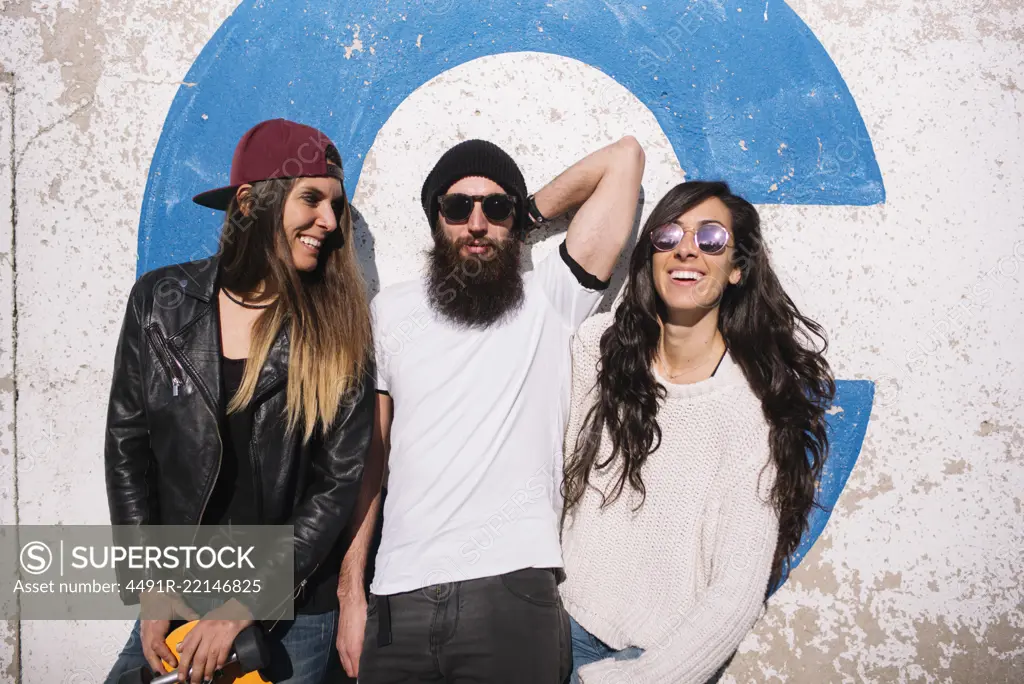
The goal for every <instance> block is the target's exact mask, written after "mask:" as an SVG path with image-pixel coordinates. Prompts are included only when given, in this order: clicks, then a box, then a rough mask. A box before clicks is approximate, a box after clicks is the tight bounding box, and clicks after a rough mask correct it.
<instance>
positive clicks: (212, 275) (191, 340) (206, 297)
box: [174, 255, 290, 408]
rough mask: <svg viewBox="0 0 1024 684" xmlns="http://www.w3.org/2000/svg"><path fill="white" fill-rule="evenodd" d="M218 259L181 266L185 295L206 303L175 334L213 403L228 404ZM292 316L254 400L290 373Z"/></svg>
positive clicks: (276, 343) (286, 321) (279, 336)
mask: <svg viewBox="0 0 1024 684" xmlns="http://www.w3.org/2000/svg"><path fill="white" fill-rule="evenodd" d="M218 268H219V259H218V257H217V256H216V255H214V256H211V257H208V258H206V259H200V260H198V261H190V262H187V263H184V264H181V265H180V266H179V269H180V272H179V273H178V274H177V275H178V283H179V285H180V286H181V288H182V291H183V292H184V294H185V295H187V296H189V297H192V298H194V299H197V300H199V301H201V302H203V303H205V304H207V306H201V307H199V309H200V311H199V312H198V315H197V316H196V317H195V318H194V319H193V320H192V321H190V322H189V323H187V324H186V325H185V327H184V328H183V329H182V330H180V331H178V334H176V335H174V337H176V338H177V339H178V341H179V342H178V344H179V348H180V349H181V351H182V353H184V354H185V355H186V356H187V357H188V358H189V361H190V362H191V363H192V364H193V366H194V367H196V368H197V370H199V372H200V375H201V376H202V378H203V380H204V381H205V383H206V390H207V394H208V397H209V399H210V400H211V402H212V403H213V404H214V405H217V406H220V407H222V408H223V407H224V406H226V405H227V401H226V399H227V398H226V397H223V396H222V394H223V391H222V388H221V355H222V354H223V351H222V348H221V335H220V306H219V301H218V297H217V280H218V279H217V274H218ZM289 327H290V316H285V319H284V321H283V322H282V324H281V329H280V330H279V331H278V333H277V337H276V338H275V339H274V343H273V344H272V345H271V346H270V350H269V351H268V352H267V358H266V360H264V362H263V366H262V367H261V368H260V374H259V378H258V379H257V381H256V390H255V392H254V394H253V402H254V403H255V401H257V400H259V399H260V398H261V396H262V395H264V394H266V393H268V392H270V391H271V390H273V389H275V388H276V387H278V386H279V385H280V384H281V383H282V382H283V381H284V380H286V379H287V377H288V359H289V334H288V329H289Z"/></svg>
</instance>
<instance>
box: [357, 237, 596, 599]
mask: <svg viewBox="0 0 1024 684" xmlns="http://www.w3.org/2000/svg"><path fill="white" fill-rule="evenodd" d="M564 249H565V248H564V245H563V247H562V250H561V251H563V252H564ZM566 256H567V253H566ZM565 258H566V257H563V255H562V254H560V253H559V251H556V252H553V253H551V254H550V255H548V256H547V257H546V258H544V259H543V260H542V261H541V263H539V264H538V265H537V267H536V268H535V269H534V270H533V271H531V272H528V273H526V274H524V295H525V296H524V301H523V303H522V307H521V308H520V309H519V310H518V312H517V313H515V314H514V315H513V316H510V317H509V318H507V319H505V320H504V321H502V322H501V323H499V324H495V325H492V326H490V327H489V328H487V329H485V330H478V329H466V328H459V327H457V326H455V325H454V324H452V323H450V322H448V321H447V319H445V318H443V317H442V316H440V315H439V314H437V313H435V312H434V310H433V309H432V308H431V307H430V304H429V303H428V300H427V291H426V287H427V283H426V281H425V280H424V279H420V280H415V281H410V282H406V283H400V284H398V285H394V286H391V287H388V288H386V289H384V290H383V291H381V292H380V294H378V295H377V296H376V297H375V298H374V300H373V303H372V305H371V309H372V311H373V316H374V342H375V346H376V350H377V369H378V379H377V389H378V391H382V392H388V393H389V394H390V395H391V397H392V399H393V401H394V415H393V419H392V423H391V452H390V457H389V466H390V475H389V478H388V492H387V498H386V500H385V503H384V531H383V538H382V541H381V545H380V549H379V550H378V552H377V560H376V570H375V574H374V578H373V583H372V586H371V587H370V590H371V591H372V592H373V593H374V594H377V595H386V594H396V593H400V592H405V591H412V590H414V589H419V588H421V587H425V586H429V585H432V584H439V583H442V582H452V581H458V580H467V579H475V578H479V577H490V576H494V575H500V574H502V573H506V572H511V571H513V570H520V569H522V568H528V567H562V552H561V548H560V546H559V539H558V525H559V517H560V515H561V494H560V492H559V486H560V484H561V475H562V439H563V437H564V431H565V421H566V417H567V413H568V403H569V384H570V379H571V362H570V355H569V344H570V340H571V337H572V335H573V333H574V332H575V331H576V329H577V328H578V327H579V325H580V323H582V322H583V321H584V320H585V319H586V318H587V316H589V315H590V314H592V313H593V312H594V310H595V309H596V308H597V306H598V304H599V303H600V301H601V296H602V291H600V290H594V289H588V288H587V287H584V286H583V285H581V284H580V282H579V281H578V280H577V278H576V276H575V275H573V273H572V271H570V268H569V266H568V264H567V263H566V261H565ZM449 282H451V283H452V286H453V287H458V286H459V285H458V283H455V282H454V280H451V281H449Z"/></svg>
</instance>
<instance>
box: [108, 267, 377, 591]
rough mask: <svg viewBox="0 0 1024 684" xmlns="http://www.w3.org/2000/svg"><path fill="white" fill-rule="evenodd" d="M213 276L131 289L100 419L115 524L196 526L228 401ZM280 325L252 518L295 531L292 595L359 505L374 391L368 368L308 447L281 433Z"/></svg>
mask: <svg viewBox="0 0 1024 684" xmlns="http://www.w3.org/2000/svg"><path fill="white" fill-rule="evenodd" d="M217 270H218V269H217V258H216V257H211V258H209V259H203V260H200V261H193V262H188V263H185V264H180V265H176V266H168V267H165V268H160V269H157V270H154V271H151V272H149V273H146V274H145V275H143V276H142V277H141V278H140V279H139V280H138V282H137V283H136V284H135V286H134V288H133V289H132V292H131V296H130V298H129V302H128V307H127V312H126V314H125V318H124V324H123V326H122V329H121V337H120V340H119V341H118V345H117V353H116V357H115V360H114V378H113V384H112V387H111V392H110V405H109V409H108V413H107V431H106V448H105V454H104V457H105V462H106V482H107V500H108V504H109V506H110V519H111V524H113V525H156V524H163V525H198V524H199V522H200V520H201V519H202V516H203V513H204V511H205V509H206V506H207V503H208V500H209V498H210V494H211V492H212V491H213V487H214V483H215V482H216V479H217V475H218V470H219V468H220V460H221V456H222V454H221V450H222V445H221V435H220V424H221V423H220V418H221V417H222V416H223V414H224V407H225V405H226V401H225V398H224V397H223V396H222V394H223V391H222V384H221V361H220V358H221V351H220V349H221V343H220V326H219V321H218V315H219V314H218V307H217V285H216V279H217ZM287 328H288V325H287V323H286V324H285V325H283V326H282V331H281V332H280V333H279V335H278V337H277V339H276V340H275V342H274V344H273V346H272V347H271V349H270V352H269V354H268V355H267V359H266V363H265V364H264V365H263V368H262V369H261V370H260V375H259V380H258V383H257V386H256V392H255V395H254V397H253V403H252V404H251V405H250V406H251V407H252V408H253V427H252V441H251V443H250V451H251V454H250V459H251V463H252V470H253V476H254V479H255V482H254V485H255V486H254V491H255V492H256V501H255V508H256V512H257V516H258V520H259V521H260V522H261V523H262V524H267V525H287V524H290V525H294V530H295V533H294V541H295V547H294V572H295V575H294V577H295V587H294V589H295V590H296V593H298V590H301V589H302V588H303V586H304V585H305V583H306V581H307V579H308V578H309V576H310V575H311V574H312V573H313V572H314V571H315V570H316V569H317V567H318V566H319V565H320V564H321V563H322V562H324V559H325V558H326V557H327V556H328V553H329V552H331V551H332V549H333V548H334V545H335V544H336V543H338V541H339V537H340V535H341V534H342V533H343V531H344V528H345V525H346V523H347V522H348V519H349V516H350V515H351V512H352V509H353V507H354V505H355V500H356V495H357V492H358V490H359V483H360V479H361V477H362V473H363V464H364V463H365V460H366V456H367V453H368V451H369V447H370V433H371V430H372V424H373V415H374V396H375V392H374V378H373V375H374V372H373V368H372V365H371V366H370V367H369V368H368V371H367V373H366V374H365V376H364V378H363V382H362V389H361V391H360V392H359V393H358V395H356V393H350V394H351V396H347V397H346V400H345V401H344V402H343V405H342V407H341V408H340V409H339V415H338V418H337V420H336V421H335V424H334V425H333V426H332V427H331V428H330V429H329V430H328V431H327V432H326V433H325V434H324V435H323V436H321V437H314V438H313V439H311V440H310V441H309V442H308V443H307V444H305V445H303V444H302V439H301V434H291V435H289V434H287V433H286V430H285V424H284V420H283V419H282V418H281V416H282V413H283V409H284V407H285V404H286V379H287V371H288V332H287ZM300 432H301V430H300ZM334 550H335V551H337V549H334ZM334 555H335V556H337V554H334ZM335 576H336V575H335ZM130 578H131V577H130V576H129V575H127V574H125V575H124V576H122V573H121V572H119V573H118V581H119V582H120V584H121V598H122V600H123V601H124V602H125V603H137V602H138V597H137V595H132V593H130V592H127V591H126V589H125V585H126V583H127V582H126V580H127V579H130ZM284 598H288V597H287V596H285V597H284Z"/></svg>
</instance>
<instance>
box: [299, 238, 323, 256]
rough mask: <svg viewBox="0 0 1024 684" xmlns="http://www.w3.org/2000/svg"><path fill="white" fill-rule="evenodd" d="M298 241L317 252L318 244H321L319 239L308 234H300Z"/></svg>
mask: <svg viewBox="0 0 1024 684" xmlns="http://www.w3.org/2000/svg"><path fill="white" fill-rule="evenodd" d="M299 242H301V243H302V244H304V245H305V246H306V247H309V248H310V249H311V250H313V251H314V252H319V251H320V246H321V245H322V244H323V243H322V242H321V241H320V240H317V239H316V238H314V237H310V236H308V235H300V236H299Z"/></svg>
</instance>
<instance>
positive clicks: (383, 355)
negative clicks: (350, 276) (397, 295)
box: [370, 295, 391, 394]
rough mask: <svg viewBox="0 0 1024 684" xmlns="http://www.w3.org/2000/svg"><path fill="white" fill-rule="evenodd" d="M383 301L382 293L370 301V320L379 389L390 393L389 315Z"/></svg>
mask: <svg viewBox="0 0 1024 684" xmlns="http://www.w3.org/2000/svg"><path fill="white" fill-rule="evenodd" d="M383 308H384V307H383V302H382V300H381V297H380V295H377V296H376V297H374V298H373V301H371V302H370V320H371V321H372V322H373V352H374V356H375V357H376V359H375V360H376V364H377V391H378V392H384V393H385V394H389V393H390V392H391V390H390V387H391V384H390V383H389V382H388V372H389V369H390V367H391V357H390V355H389V353H388V345H387V344H385V339H386V338H387V335H388V332H387V317H386V315H385V312H384V311H383Z"/></svg>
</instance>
